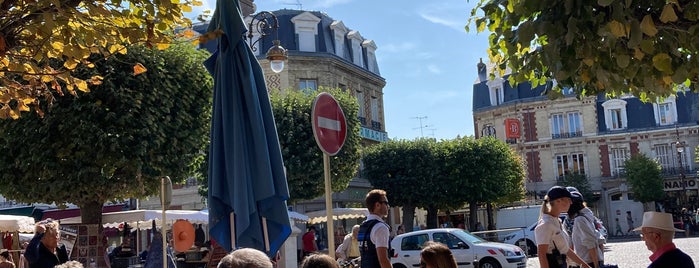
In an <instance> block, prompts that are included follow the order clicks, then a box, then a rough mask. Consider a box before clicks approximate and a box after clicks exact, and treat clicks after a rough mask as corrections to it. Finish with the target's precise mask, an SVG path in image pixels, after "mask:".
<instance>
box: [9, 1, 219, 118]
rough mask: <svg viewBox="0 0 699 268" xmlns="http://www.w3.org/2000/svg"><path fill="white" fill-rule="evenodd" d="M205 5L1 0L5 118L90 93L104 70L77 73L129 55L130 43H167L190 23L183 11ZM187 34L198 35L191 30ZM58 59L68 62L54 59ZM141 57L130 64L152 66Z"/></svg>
mask: <svg viewBox="0 0 699 268" xmlns="http://www.w3.org/2000/svg"><path fill="white" fill-rule="evenodd" d="M200 5H202V2H201V1H200V0H180V1H141V0H92V1H90V0H52V1H37V0H30V1H23V0H3V1H0V74H1V75H0V118H15V119H16V118H19V116H20V113H21V112H26V111H29V110H30V109H35V111H37V112H38V113H40V114H41V113H43V111H44V109H42V107H45V106H44V105H41V104H42V103H49V104H50V103H51V102H53V100H54V97H55V96H54V95H58V96H60V95H63V93H70V94H73V95H76V94H77V93H76V91H78V92H88V91H89V90H90V87H92V86H97V85H99V84H100V83H101V80H102V79H103V75H101V74H99V73H95V74H94V75H92V76H84V75H79V76H78V75H76V74H75V73H74V71H75V70H77V68H78V67H81V66H82V67H87V68H92V67H94V66H96V65H98V64H101V63H98V62H97V61H101V60H103V59H104V58H105V57H110V56H112V55H114V54H120V53H121V54H123V53H126V52H127V48H126V47H127V46H128V45H130V44H145V45H147V46H151V47H156V48H158V49H164V48H166V47H167V46H168V45H169V44H171V43H172V41H173V37H174V35H173V34H172V33H173V30H174V29H180V28H189V27H191V24H192V22H191V21H190V20H189V19H187V18H186V17H185V16H184V12H191V11H192V7H193V6H200ZM207 14H208V12H207V13H205V14H203V15H207ZM182 35H183V36H188V37H190V38H194V34H193V31H191V30H187V31H184V32H183V33H182ZM206 36H209V35H205V36H203V37H204V38H205V37H206ZM95 53H97V54H101V55H102V57H94V54H95ZM56 60H59V61H61V62H62V64H61V65H53V64H51V63H52V62H53V61H56ZM140 62H141V61H140V60H138V59H134V60H133V61H132V62H131V65H132V66H131V67H134V66H136V67H137V69H140V70H139V71H142V70H145V69H143V68H142V67H144V64H140Z"/></svg>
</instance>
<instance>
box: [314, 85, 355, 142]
mask: <svg viewBox="0 0 699 268" xmlns="http://www.w3.org/2000/svg"><path fill="white" fill-rule="evenodd" d="M311 125H312V126H313V137H315V139H316V143H318V147H320V150H322V151H323V152H324V153H326V154H328V155H329V156H333V155H336V154H337V153H338V152H339V151H340V149H341V148H342V145H344V144H345V138H346V137H347V120H346V119H345V113H344V112H342V108H341V107H340V104H338V103H337V100H335V98H333V96H332V95H330V94H329V93H327V92H323V93H320V94H318V96H316V98H315V100H313V109H312V111H311Z"/></svg>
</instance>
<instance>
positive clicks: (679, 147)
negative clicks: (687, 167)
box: [675, 136, 687, 207]
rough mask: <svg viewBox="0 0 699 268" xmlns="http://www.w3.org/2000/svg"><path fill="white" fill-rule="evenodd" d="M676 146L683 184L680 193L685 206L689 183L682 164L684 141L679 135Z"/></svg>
mask: <svg viewBox="0 0 699 268" xmlns="http://www.w3.org/2000/svg"><path fill="white" fill-rule="evenodd" d="M675 148H676V149H677V159H678V162H679V164H680V183H681V184H682V193H681V194H680V205H681V206H682V207H684V205H685V203H684V201H685V195H686V194H687V193H686V192H687V185H686V182H685V177H684V166H683V165H682V152H684V141H682V142H680V141H679V136H678V137H677V142H675Z"/></svg>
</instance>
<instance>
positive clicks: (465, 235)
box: [453, 230, 488, 244]
mask: <svg viewBox="0 0 699 268" xmlns="http://www.w3.org/2000/svg"><path fill="white" fill-rule="evenodd" d="M453 234H454V235H456V236H458V237H459V238H461V239H463V240H465V241H468V242H471V243H473V244H479V243H485V242H488V241H485V240H483V239H481V238H480V237H478V236H475V235H472V234H471V233H469V232H467V231H466V230H458V231H455V232H453Z"/></svg>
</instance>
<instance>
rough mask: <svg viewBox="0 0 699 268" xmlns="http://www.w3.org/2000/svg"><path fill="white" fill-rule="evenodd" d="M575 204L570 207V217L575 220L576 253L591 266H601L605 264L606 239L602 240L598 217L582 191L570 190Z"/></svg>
mask: <svg viewBox="0 0 699 268" xmlns="http://www.w3.org/2000/svg"><path fill="white" fill-rule="evenodd" d="M570 195H571V196H572V200H573V204H571V205H570V208H568V217H570V218H571V219H572V220H573V231H572V233H571V237H572V240H573V249H575V254H578V256H579V257H580V258H581V259H582V260H583V261H585V262H586V263H587V264H589V265H590V266H591V267H594V268H599V267H601V266H602V265H603V264H604V255H603V254H604V240H602V241H600V234H599V231H597V227H595V224H596V222H595V221H596V217H595V215H594V214H592V210H590V209H589V208H588V207H587V204H586V203H585V199H584V198H583V195H582V194H581V193H580V192H575V191H574V192H570Z"/></svg>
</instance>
